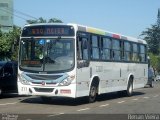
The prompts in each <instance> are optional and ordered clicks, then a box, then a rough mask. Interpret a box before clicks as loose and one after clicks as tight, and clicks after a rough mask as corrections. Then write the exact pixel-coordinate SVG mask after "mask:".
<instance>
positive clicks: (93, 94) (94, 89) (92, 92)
mask: <svg viewBox="0 0 160 120" xmlns="http://www.w3.org/2000/svg"><path fill="white" fill-rule="evenodd" d="M96 96H97V86H96V85H95V84H94V83H93V84H92V85H91V88H90V92H89V98H88V102H89V103H93V102H95V100H96Z"/></svg>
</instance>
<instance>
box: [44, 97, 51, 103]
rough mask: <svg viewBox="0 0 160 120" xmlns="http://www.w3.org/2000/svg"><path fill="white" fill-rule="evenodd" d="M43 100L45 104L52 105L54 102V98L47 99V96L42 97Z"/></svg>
mask: <svg viewBox="0 0 160 120" xmlns="http://www.w3.org/2000/svg"><path fill="white" fill-rule="evenodd" d="M41 100H42V101H43V102H45V103H50V102H52V98H51V97H45V96H42V97H41Z"/></svg>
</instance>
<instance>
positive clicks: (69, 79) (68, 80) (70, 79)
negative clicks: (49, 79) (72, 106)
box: [59, 75, 75, 86]
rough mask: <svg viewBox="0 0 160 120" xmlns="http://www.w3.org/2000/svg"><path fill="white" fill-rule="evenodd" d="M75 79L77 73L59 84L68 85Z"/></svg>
mask: <svg viewBox="0 0 160 120" xmlns="http://www.w3.org/2000/svg"><path fill="white" fill-rule="evenodd" d="M74 79H75V75H72V76H69V77H67V78H66V79H64V80H62V81H61V82H60V83H59V86H68V85H70V84H71V82H72V81H73V80H74Z"/></svg>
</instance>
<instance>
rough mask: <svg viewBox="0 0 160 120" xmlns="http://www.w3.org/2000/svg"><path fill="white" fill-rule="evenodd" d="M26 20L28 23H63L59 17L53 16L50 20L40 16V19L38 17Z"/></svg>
mask: <svg viewBox="0 0 160 120" xmlns="http://www.w3.org/2000/svg"><path fill="white" fill-rule="evenodd" d="M26 22H27V23H28V24H34V23H63V22H62V21H61V20H59V19H57V18H51V19H49V20H46V19H44V18H42V17H40V18H39V19H36V20H27V21H26Z"/></svg>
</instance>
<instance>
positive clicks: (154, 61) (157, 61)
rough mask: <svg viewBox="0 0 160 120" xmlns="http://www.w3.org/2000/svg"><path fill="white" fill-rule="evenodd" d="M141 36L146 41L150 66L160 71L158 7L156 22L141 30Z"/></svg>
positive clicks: (159, 18) (159, 14)
mask: <svg viewBox="0 0 160 120" xmlns="http://www.w3.org/2000/svg"><path fill="white" fill-rule="evenodd" d="M141 36H143V37H144V40H146V41H147V43H148V51H149V56H150V61H151V65H152V67H153V68H154V69H155V70H156V71H157V72H160V9H158V15H157V22H156V23H155V24H154V25H151V27H150V28H147V29H146V31H143V32H142V34H141Z"/></svg>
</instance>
